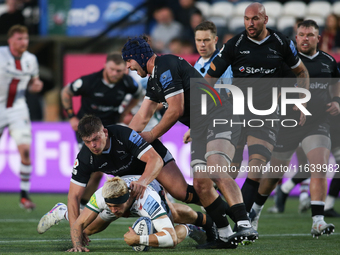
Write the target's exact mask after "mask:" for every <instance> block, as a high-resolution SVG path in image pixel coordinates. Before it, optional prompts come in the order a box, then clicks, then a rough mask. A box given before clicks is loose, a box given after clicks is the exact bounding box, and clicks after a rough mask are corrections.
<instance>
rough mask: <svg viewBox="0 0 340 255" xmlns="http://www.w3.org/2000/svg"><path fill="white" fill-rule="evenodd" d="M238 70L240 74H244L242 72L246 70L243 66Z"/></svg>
mask: <svg viewBox="0 0 340 255" xmlns="http://www.w3.org/2000/svg"><path fill="white" fill-rule="evenodd" d="M238 70H240V72H242V73H243V72H244V70H246V69H245V68H244V66H241V67H240V68H239V69H238Z"/></svg>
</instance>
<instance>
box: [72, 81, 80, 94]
mask: <svg viewBox="0 0 340 255" xmlns="http://www.w3.org/2000/svg"><path fill="white" fill-rule="evenodd" d="M82 85H83V80H82V79H78V80H76V81H75V82H73V85H72V87H73V90H74V91H77V90H78V89H80V87H81V86H82Z"/></svg>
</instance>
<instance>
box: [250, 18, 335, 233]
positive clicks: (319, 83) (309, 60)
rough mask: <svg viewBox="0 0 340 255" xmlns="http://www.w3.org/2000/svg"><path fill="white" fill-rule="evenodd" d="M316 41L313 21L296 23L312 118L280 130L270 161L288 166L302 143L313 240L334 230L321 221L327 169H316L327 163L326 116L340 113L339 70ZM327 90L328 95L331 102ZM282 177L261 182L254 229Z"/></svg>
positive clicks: (327, 132)
mask: <svg viewBox="0 0 340 255" xmlns="http://www.w3.org/2000/svg"><path fill="white" fill-rule="evenodd" d="M319 39H320V35H319V27H318V25H317V24H316V23H315V21H313V20H305V21H303V22H301V23H299V25H298V29H297V35H296V43H297V49H298V54H299V56H300V58H301V59H302V61H303V62H304V64H305V65H306V67H307V69H308V71H309V74H310V77H311V79H310V81H311V84H310V91H311V100H310V101H309V102H308V105H307V109H308V111H310V112H311V113H312V116H308V117H307V120H306V123H305V125H304V126H296V127H294V128H283V127H282V128H280V131H279V134H278V138H277V143H276V145H275V147H274V152H273V155H272V158H271V166H272V167H273V168H274V167H275V166H288V165H289V162H290V160H291V157H292V155H293V153H294V151H295V150H296V148H297V147H298V145H299V143H300V142H301V143H302V149H303V150H304V152H305V154H306V156H307V159H308V161H309V168H310V171H309V172H310V173H311V182H310V193H311V207H312V218H313V226H312V230H311V233H312V235H313V237H314V236H319V235H321V234H324V233H326V234H329V233H332V232H333V230H334V225H333V224H327V223H326V222H325V221H324V204H325V198H326V194H327V182H326V173H327V170H328V169H326V171H318V169H319V168H320V166H326V165H327V164H328V159H329V155H330V149H331V140H330V133H329V122H328V117H329V115H331V116H335V115H338V114H339V113H340V108H339V103H340V97H339V96H340V83H339V78H340V71H339V69H338V67H337V64H336V61H335V59H334V58H333V57H331V56H330V55H328V54H327V53H325V52H323V51H319V50H317V44H318V42H319ZM332 78H335V79H332ZM329 86H330V88H329ZM329 91H330V92H331V96H332V97H331V98H332V99H331V100H330V98H329ZM294 114H295V113H294V112H293V111H290V112H288V115H289V116H287V117H288V118H294ZM295 118H296V116H295ZM298 170H300V169H298ZM319 170H320V169H319ZM322 170H325V169H324V168H323V169H322ZM283 174H284V172H283V171H281V172H278V173H268V176H267V178H263V179H262V181H261V185H260V188H259V193H258V194H257V196H256V199H255V203H254V205H253V209H254V210H255V212H256V213H257V216H256V218H255V220H254V224H253V226H254V227H255V228H257V223H258V218H259V215H260V212H261V210H262V208H263V205H264V203H265V201H266V199H267V198H268V196H269V194H270V193H271V191H272V190H273V189H274V188H275V185H276V182H277V181H278V178H280V177H282V176H283Z"/></svg>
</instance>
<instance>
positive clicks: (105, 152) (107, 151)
mask: <svg viewBox="0 0 340 255" xmlns="http://www.w3.org/2000/svg"><path fill="white" fill-rule="evenodd" d="M111 139H112V138H111V137H110V147H109V148H108V149H107V150H106V151H103V152H102V154H109V153H110V151H111V146H112V141H111Z"/></svg>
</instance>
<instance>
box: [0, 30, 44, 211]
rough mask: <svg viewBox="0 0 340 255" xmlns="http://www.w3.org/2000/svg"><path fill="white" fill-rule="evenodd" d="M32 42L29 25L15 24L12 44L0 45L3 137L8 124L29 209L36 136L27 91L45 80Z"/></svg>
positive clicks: (25, 205) (23, 198)
mask: <svg viewBox="0 0 340 255" xmlns="http://www.w3.org/2000/svg"><path fill="white" fill-rule="evenodd" d="M28 43H29V36H28V30H27V28H26V27H25V26H21V25H14V26H12V27H11V28H10V29H9V31H8V46H3V47H0V79H1V85H0V112H1V118H0V137H1V135H2V132H3V131H4V129H5V127H8V129H9V133H10V135H11V137H12V138H13V139H14V141H15V142H16V144H17V146H18V151H19V154H20V158H21V163H20V168H19V171H20V202H19V205H20V207H22V208H24V209H26V210H32V209H34V208H35V204H34V203H33V202H32V201H31V199H30V198H29V196H28V192H29V190H30V186H31V183H30V176H31V173H32V165H31V159H30V146H31V142H32V135H31V122H30V116H29V111H28V107H27V104H26V99H25V92H26V89H28V91H29V92H31V93H38V92H40V91H41V89H42V87H43V83H42V81H41V80H40V79H39V66H38V61H37V58H36V56H34V55H33V54H31V53H29V52H28V51H27V47H28Z"/></svg>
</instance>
